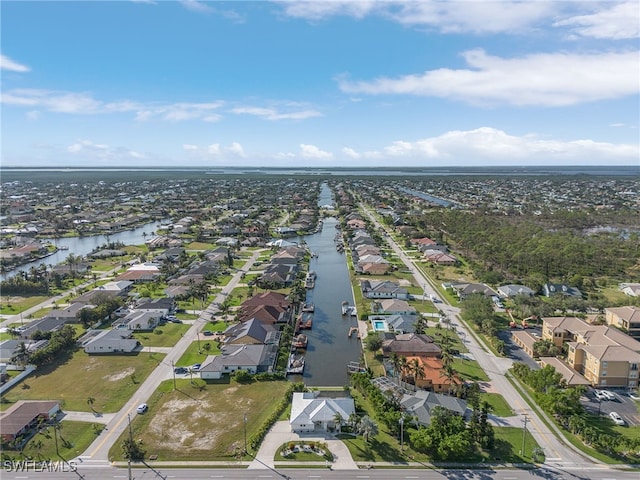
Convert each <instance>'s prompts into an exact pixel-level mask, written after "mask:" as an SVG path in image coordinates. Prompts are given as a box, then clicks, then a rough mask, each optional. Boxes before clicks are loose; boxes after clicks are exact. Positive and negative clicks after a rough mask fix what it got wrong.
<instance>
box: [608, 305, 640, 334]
mask: <svg viewBox="0 0 640 480" xmlns="http://www.w3.org/2000/svg"><path fill="white" fill-rule="evenodd" d="M604 318H605V321H606V322H607V325H613V326H615V327H618V328H620V329H622V330H623V331H625V332H627V334H628V335H629V336H630V337H632V338H635V339H636V340H640V307H636V306H625V307H612V308H605V309H604Z"/></svg>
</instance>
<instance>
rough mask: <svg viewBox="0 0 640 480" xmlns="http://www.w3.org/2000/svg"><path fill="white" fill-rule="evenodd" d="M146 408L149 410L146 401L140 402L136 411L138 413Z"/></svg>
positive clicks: (141, 412)
mask: <svg viewBox="0 0 640 480" xmlns="http://www.w3.org/2000/svg"><path fill="white" fill-rule="evenodd" d="M147 410H149V405H147V404H146V403H141V404H140V405H138V408H136V412H138V413H139V414H140V415H142V414H143V413H145V412H146V411H147Z"/></svg>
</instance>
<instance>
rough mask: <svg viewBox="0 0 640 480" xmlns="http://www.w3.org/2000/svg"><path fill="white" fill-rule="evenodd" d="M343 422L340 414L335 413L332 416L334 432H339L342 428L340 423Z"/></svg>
mask: <svg viewBox="0 0 640 480" xmlns="http://www.w3.org/2000/svg"><path fill="white" fill-rule="evenodd" d="M343 422H344V418H342V415H340V412H336V413H335V415H334V416H333V423H335V425H336V430H337V431H338V432H339V431H340V429H341V428H342V423H343Z"/></svg>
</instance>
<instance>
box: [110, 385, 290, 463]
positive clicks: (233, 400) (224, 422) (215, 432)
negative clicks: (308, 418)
mask: <svg viewBox="0 0 640 480" xmlns="http://www.w3.org/2000/svg"><path fill="white" fill-rule="evenodd" d="M197 383H198V385H192V384H191V383H190V381H189V380H188V379H186V380H178V382H177V388H178V389H177V390H173V382H172V381H171V380H169V381H166V382H163V383H162V384H161V385H160V387H159V388H158V390H157V391H156V392H155V393H154V394H153V395H152V397H151V398H150V399H149V402H148V404H149V411H148V412H147V413H146V414H145V415H137V416H136V418H135V419H133V422H132V423H133V436H134V438H143V439H144V444H143V448H144V450H145V451H146V455H147V457H148V456H149V455H158V460H229V459H231V458H232V457H233V456H234V454H235V453H236V452H238V451H239V450H240V451H241V450H242V449H243V448H244V428H245V423H244V416H245V415H246V418H247V422H246V432H247V439H249V438H251V436H252V435H253V434H254V433H255V432H256V431H258V429H260V427H261V426H262V424H263V423H264V422H265V420H266V419H267V417H269V415H270V414H271V412H273V411H274V409H275V408H276V406H277V404H278V403H279V402H280V400H281V399H282V397H283V395H284V393H285V391H286V390H287V387H288V386H289V382H286V381H274V382H253V383H249V384H238V383H236V382H235V381H231V382H228V381H227V383H218V384H213V383H208V384H206V385H204V387H203V388H202V389H201V388H199V387H200V386H201V385H203V382H201V381H198V382H197ZM123 439H124V437H121V438H120V439H119V440H118V441H117V442H116V443H115V444H114V446H113V447H112V449H111V452H110V456H113V457H114V458H115V459H116V460H122V448H121V444H122V440H123Z"/></svg>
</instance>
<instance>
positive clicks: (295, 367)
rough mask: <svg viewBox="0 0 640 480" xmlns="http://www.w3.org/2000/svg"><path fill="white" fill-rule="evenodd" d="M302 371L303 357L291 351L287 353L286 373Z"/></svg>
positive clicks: (293, 373)
mask: <svg viewBox="0 0 640 480" xmlns="http://www.w3.org/2000/svg"><path fill="white" fill-rule="evenodd" d="M303 371H304V357H303V356H302V355H296V354H295V353H292V354H291V355H289V363H288V364H287V374H288V375H289V374H290V375H296V374H301V373H302V372H303Z"/></svg>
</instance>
